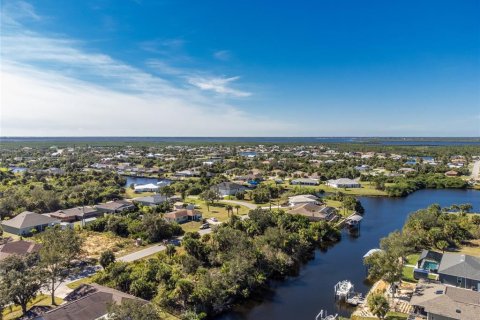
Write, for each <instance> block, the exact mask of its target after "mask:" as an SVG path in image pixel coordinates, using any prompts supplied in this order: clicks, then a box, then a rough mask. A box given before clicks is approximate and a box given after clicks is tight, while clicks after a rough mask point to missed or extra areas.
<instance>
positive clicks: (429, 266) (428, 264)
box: [422, 261, 438, 271]
mask: <svg viewBox="0 0 480 320" xmlns="http://www.w3.org/2000/svg"><path fill="white" fill-rule="evenodd" d="M422 269H423V270H429V271H432V270H438V263H436V262H432V261H425V262H424V263H423V268H422Z"/></svg>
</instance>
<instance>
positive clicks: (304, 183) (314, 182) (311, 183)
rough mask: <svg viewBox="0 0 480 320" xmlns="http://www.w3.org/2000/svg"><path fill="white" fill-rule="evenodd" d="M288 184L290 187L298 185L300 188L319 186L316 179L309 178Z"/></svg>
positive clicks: (294, 180) (295, 180)
mask: <svg viewBox="0 0 480 320" xmlns="http://www.w3.org/2000/svg"><path fill="white" fill-rule="evenodd" d="M290 183H291V184H292V185H300V186H318V185H319V184H320V182H319V181H318V179H311V178H298V179H293V180H292V181H291V182H290Z"/></svg>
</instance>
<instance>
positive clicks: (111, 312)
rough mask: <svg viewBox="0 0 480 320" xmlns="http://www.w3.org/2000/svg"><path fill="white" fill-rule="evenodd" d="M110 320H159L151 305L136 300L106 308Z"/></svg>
mask: <svg viewBox="0 0 480 320" xmlns="http://www.w3.org/2000/svg"><path fill="white" fill-rule="evenodd" d="M108 319H110V320H161V319H162V318H161V317H160V316H159V315H158V312H157V311H156V310H155V307H154V306H153V305H152V304H151V303H147V304H145V303H143V302H141V301H136V300H125V301H123V302H122V304H116V303H114V304H111V305H109V306H108Z"/></svg>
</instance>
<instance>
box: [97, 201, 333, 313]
mask: <svg viewBox="0 0 480 320" xmlns="http://www.w3.org/2000/svg"><path fill="white" fill-rule="evenodd" d="M339 236H340V234H339V231H338V230H337V229H335V228H334V227H332V226H331V225H330V224H328V223H326V222H310V221H308V219H306V218H305V217H302V216H294V215H289V214H286V213H284V212H274V213H272V212H270V211H266V210H261V209H257V210H253V211H251V212H250V213H249V219H245V220H241V219H239V218H238V217H236V216H233V217H232V219H231V220H230V222H229V223H225V224H223V225H221V226H219V227H218V228H217V229H216V230H215V231H214V232H213V233H212V234H207V235H204V236H203V237H200V235H199V234H198V233H187V234H186V235H185V237H184V238H183V240H182V246H183V248H184V251H185V252H184V253H182V254H175V248H174V247H169V248H167V250H166V254H165V255H159V256H158V257H157V258H155V259H149V260H147V261H146V262H140V263H133V264H127V263H121V262H115V263H112V264H110V265H109V266H107V268H106V269H105V271H103V272H101V273H99V274H98V275H97V277H96V279H95V280H96V281H98V282H99V283H101V284H106V285H108V286H111V287H114V288H117V289H119V290H123V291H125V292H129V293H132V294H135V295H138V296H140V297H142V298H145V299H153V301H155V302H156V303H157V304H159V305H160V306H162V307H163V308H165V309H167V310H169V311H170V312H174V313H176V314H186V313H195V314H197V315H200V317H202V316H205V315H208V316H212V315H215V314H218V313H221V312H224V311H226V310H228V309H229V308H230V307H231V306H232V304H233V303H234V302H235V301H237V300H238V299H244V298H247V297H249V296H250V295H251V294H252V293H253V292H255V290H257V289H259V288H261V287H263V286H266V285H268V279H273V278H283V277H285V276H287V275H290V274H294V273H295V272H296V271H297V269H298V267H299V265H300V264H301V263H303V262H305V261H307V260H308V259H310V258H311V257H312V255H313V250H314V248H315V246H316V245H318V244H320V243H322V242H330V241H335V240H338V239H339Z"/></svg>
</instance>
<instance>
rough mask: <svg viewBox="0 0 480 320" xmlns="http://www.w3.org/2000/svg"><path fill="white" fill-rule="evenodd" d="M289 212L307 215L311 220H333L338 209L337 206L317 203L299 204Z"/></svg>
mask: <svg viewBox="0 0 480 320" xmlns="http://www.w3.org/2000/svg"><path fill="white" fill-rule="evenodd" d="M287 212H288V213H290V214H298V215H301V216H304V217H307V218H308V219H309V220H310V221H321V220H326V221H332V220H334V219H335V218H336V217H337V210H336V209H335V208H333V207H329V206H325V205H318V204H315V203H303V204H299V205H296V206H294V207H293V208H291V209H290V210H288V211H287Z"/></svg>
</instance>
